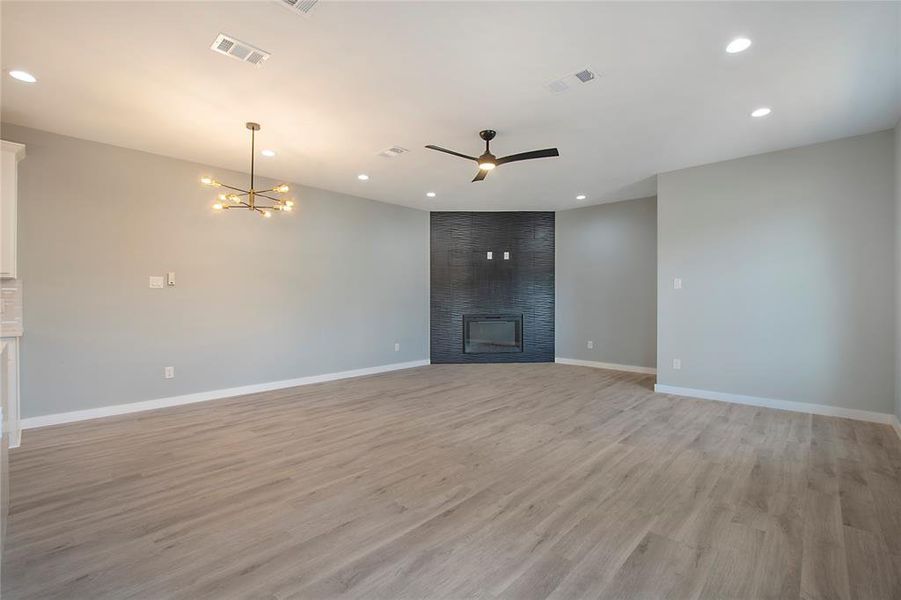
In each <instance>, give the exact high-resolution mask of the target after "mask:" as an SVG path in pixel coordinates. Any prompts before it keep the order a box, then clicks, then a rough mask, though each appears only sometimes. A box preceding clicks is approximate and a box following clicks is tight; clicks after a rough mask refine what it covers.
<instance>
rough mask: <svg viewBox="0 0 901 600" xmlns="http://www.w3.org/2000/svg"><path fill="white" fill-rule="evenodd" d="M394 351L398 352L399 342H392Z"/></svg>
mask: <svg viewBox="0 0 901 600" xmlns="http://www.w3.org/2000/svg"><path fill="white" fill-rule="evenodd" d="M394 351H395V352H400V342H394Z"/></svg>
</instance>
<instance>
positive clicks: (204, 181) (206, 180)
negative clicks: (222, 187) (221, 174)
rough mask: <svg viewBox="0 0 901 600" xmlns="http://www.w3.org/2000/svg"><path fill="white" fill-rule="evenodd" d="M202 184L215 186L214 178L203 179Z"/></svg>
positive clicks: (201, 179)
mask: <svg viewBox="0 0 901 600" xmlns="http://www.w3.org/2000/svg"><path fill="white" fill-rule="evenodd" d="M200 183H202V184H203V185H213V178H212V177H201V178H200Z"/></svg>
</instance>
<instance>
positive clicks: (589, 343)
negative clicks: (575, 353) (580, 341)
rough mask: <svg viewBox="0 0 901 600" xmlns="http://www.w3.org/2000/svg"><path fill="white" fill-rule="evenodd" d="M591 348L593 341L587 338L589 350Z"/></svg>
mask: <svg viewBox="0 0 901 600" xmlns="http://www.w3.org/2000/svg"><path fill="white" fill-rule="evenodd" d="M592 348H594V342H593V341H591V340H588V349H589V350H591V349H592Z"/></svg>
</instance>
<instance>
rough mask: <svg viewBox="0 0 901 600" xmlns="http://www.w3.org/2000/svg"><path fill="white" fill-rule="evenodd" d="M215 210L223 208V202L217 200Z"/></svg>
mask: <svg viewBox="0 0 901 600" xmlns="http://www.w3.org/2000/svg"><path fill="white" fill-rule="evenodd" d="M213 210H222V204H220V203H219V202H217V203H216V204H214V205H213Z"/></svg>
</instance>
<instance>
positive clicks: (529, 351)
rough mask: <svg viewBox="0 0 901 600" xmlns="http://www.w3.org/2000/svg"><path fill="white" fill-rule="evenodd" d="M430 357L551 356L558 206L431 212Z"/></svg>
mask: <svg viewBox="0 0 901 600" xmlns="http://www.w3.org/2000/svg"><path fill="white" fill-rule="evenodd" d="M489 253H490V254H489ZM431 358H432V362H433V363H473V362H553V361H554V213H553V212H433V213H432V214H431Z"/></svg>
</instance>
